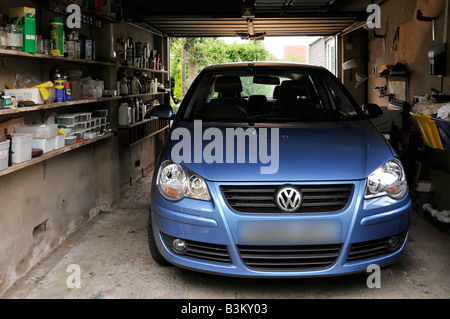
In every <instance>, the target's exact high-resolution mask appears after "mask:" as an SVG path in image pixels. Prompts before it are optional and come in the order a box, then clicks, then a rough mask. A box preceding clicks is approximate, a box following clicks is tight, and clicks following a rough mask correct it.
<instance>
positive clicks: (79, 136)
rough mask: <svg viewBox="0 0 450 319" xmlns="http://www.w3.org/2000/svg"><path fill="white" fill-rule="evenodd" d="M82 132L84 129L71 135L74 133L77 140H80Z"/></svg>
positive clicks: (84, 132)
mask: <svg viewBox="0 0 450 319" xmlns="http://www.w3.org/2000/svg"><path fill="white" fill-rule="evenodd" d="M84 134H86V130H83V131H77V132H75V133H73V135H75V137H76V139H77V140H82V139H83V138H84Z"/></svg>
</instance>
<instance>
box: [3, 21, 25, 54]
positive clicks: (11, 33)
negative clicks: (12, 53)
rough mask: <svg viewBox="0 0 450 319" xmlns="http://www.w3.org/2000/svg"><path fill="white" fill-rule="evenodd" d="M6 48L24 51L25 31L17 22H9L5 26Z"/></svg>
mask: <svg viewBox="0 0 450 319" xmlns="http://www.w3.org/2000/svg"><path fill="white" fill-rule="evenodd" d="M5 33H6V48H7V49H11V50H17V51H22V48H23V31H22V27H21V26H20V25H17V24H8V25H6V27H5Z"/></svg>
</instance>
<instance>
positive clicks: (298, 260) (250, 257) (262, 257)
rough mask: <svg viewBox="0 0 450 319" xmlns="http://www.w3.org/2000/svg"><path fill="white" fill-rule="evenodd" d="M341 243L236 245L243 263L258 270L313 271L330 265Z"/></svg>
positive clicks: (333, 261)
mask: <svg viewBox="0 0 450 319" xmlns="http://www.w3.org/2000/svg"><path fill="white" fill-rule="evenodd" d="M341 247H342V245H341V244H331V245H301V246H245V245H238V246H237V248H238V251H239V254H240V256H241V259H242V261H243V262H244V264H245V265H246V266H247V267H248V268H249V269H253V270H260V271H313V270H322V269H328V268H330V267H332V266H333V265H334V264H335V263H336V261H337V259H338V258H339V254H340V251H341Z"/></svg>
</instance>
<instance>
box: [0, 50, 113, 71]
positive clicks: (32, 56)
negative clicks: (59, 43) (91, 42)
mask: <svg viewBox="0 0 450 319" xmlns="http://www.w3.org/2000/svg"><path fill="white" fill-rule="evenodd" d="M0 56H1V57H12V58H27V59H37V60H48V61H55V62H61V63H76V64H88V65H99V66H108V67H111V66H114V65H115V64H114V63H110V62H103V61H94V60H85V59H76V58H68V57H63V56H52V55H48V54H42V53H28V52H22V51H16V50H7V49H0Z"/></svg>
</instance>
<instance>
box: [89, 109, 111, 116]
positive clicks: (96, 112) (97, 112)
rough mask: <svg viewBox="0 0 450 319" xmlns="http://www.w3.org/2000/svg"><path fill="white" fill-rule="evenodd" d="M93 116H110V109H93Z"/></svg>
mask: <svg viewBox="0 0 450 319" xmlns="http://www.w3.org/2000/svg"><path fill="white" fill-rule="evenodd" d="M92 116H95V117H107V116H108V110H93V111H92Z"/></svg>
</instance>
